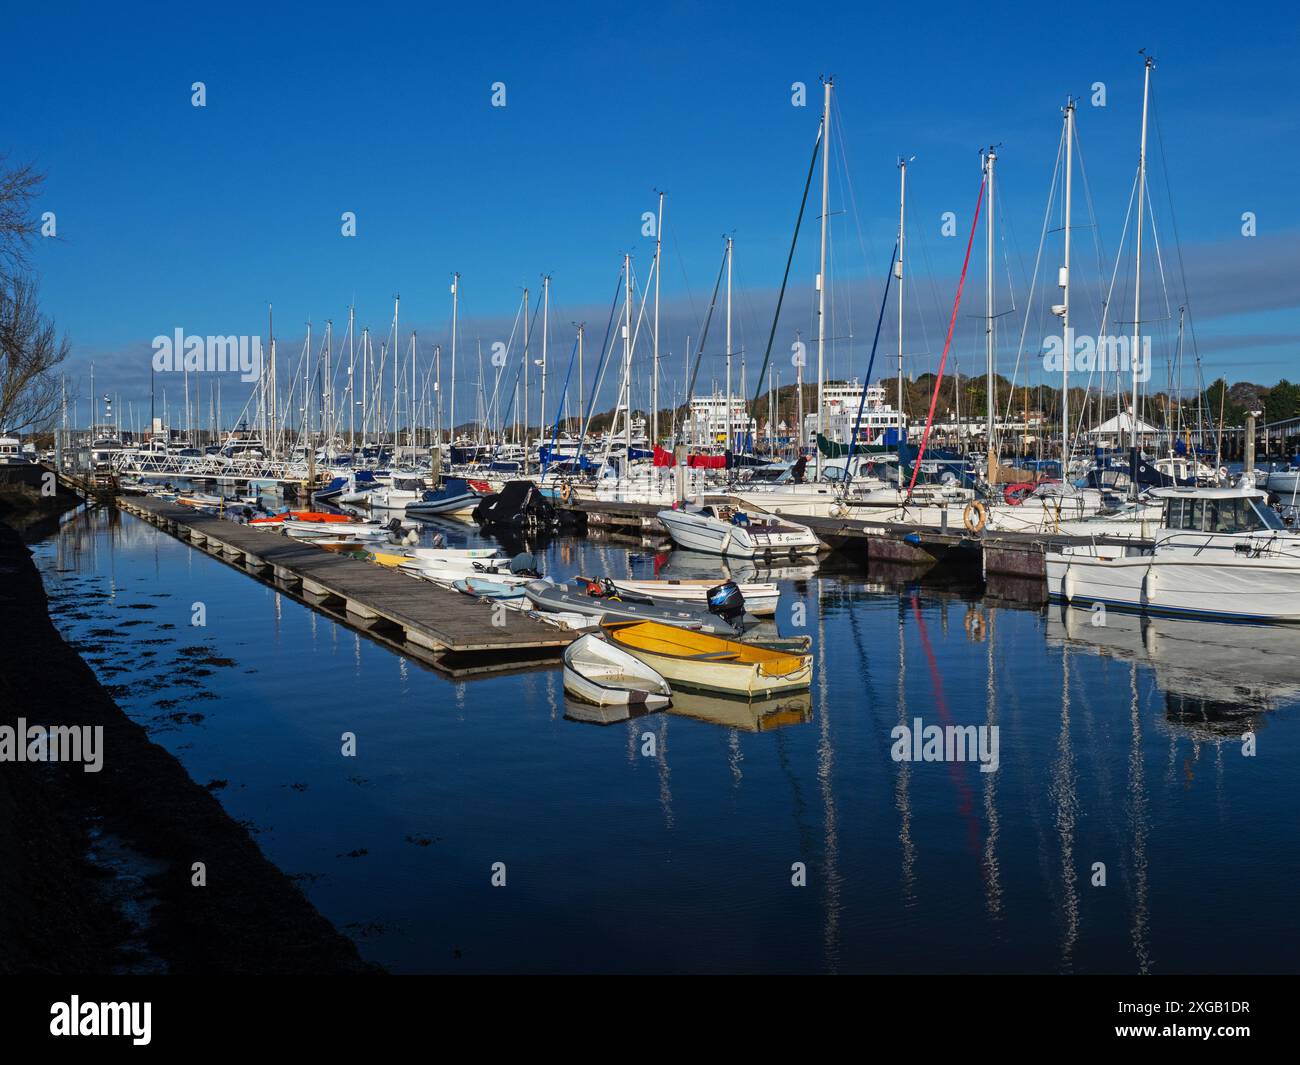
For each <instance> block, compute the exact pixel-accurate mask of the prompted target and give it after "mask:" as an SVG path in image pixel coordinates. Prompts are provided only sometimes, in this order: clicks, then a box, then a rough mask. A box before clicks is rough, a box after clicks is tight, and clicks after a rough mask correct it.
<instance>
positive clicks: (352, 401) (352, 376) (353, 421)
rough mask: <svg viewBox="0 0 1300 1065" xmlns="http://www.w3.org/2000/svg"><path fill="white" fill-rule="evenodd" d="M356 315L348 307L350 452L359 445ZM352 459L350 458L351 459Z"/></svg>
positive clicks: (354, 311) (352, 309)
mask: <svg viewBox="0 0 1300 1065" xmlns="http://www.w3.org/2000/svg"><path fill="white" fill-rule="evenodd" d="M355 315H356V308H355V307H351V306H349V307H348V451H349V454H350V453H351V452H352V451H355V450H356V446H357V393H356V373H355V371H356V368H357V352H356V345H355V342H354V340H353V335H352V326H353V320H354V316H355ZM349 461H350V459H349Z"/></svg>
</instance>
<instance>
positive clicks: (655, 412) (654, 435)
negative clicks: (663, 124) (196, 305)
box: [650, 192, 664, 448]
mask: <svg viewBox="0 0 1300 1065" xmlns="http://www.w3.org/2000/svg"><path fill="white" fill-rule="evenodd" d="M663 246H664V194H663V193H662V192H661V193H659V217H658V219H657V220H656V222H655V335H654V359H653V362H654V366H653V369H652V370H651V377H650V446H651V448H654V447H656V446H658V444H659V273H660V269H661V256H662V254H663Z"/></svg>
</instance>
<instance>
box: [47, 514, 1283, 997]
mask: <svg viewBox="0 0 1300 1065" xmlns="http://www.w3.org/2000/svg"><path fill="white" fill-rule="evenodd" d="M467 536H468V539H467ZM451 539H452V541H453V543H455V542H457V540H458V539H459V541H460V542H477V540H476V538H474V537H473V536H470V535H469V534H468V533H461V534H460V536H459V537H455V536H453V537H451ZM36 552H37V560H38V563H39V565H40V566H41V567H42V570H43V572H44V574H45V580H46V584H47V587H48V589H49V591H50V594H51V596H52V599H53V604H52V605H53V607H54V609H55V610H56V614H55V620H56V623H57V624H58V625H59V626H60V628H61V629H62V631H63V632H64V633H65V634H66V635H67V637H68V638H69V639H70V640H72V641H73V642H74V643H75V644H76V645H77V646H78V647H79V649H80V650H81V653H82V654H83V655H84V656H85V657H86V658H87V660H88V661H89V662H90V663H91V664H92V665H93V666H94V668H95V669H96V670H97V672H98V673H99V675H100V677H101V678H102V679H103V681H104V683H105V684H107V685H110V686H112V690H113V692H114V693H115V695H116V696H117V698H118V701H119V703H120V704H121V705H122V707H123V708H124V709H125V710H126V711H127V713H129V714H130V715H131V716H132V717H134V718H135V719H137V720H139V721H141V722H142V723H144V724H146V725H147V726H148V727H149V728H150V729H151V731H152V733H153V736H154V738H155V740H156V741H157V742H158V743H160V744H162V745H164V746H165V747H166V748H167V749H168V750H170V751H172V752H174V753H175V754H176V755H177V757H178V758H179V759H180V760H181V761H182V762H183V764H184V765H185V766H186V768H187V769H188V770H189V772H190V775H191V776H192V777H193V778H194V779H195V780H197V781H198V782H199V783H201V784H208V783H209V782H217V783H216V785H215V787H216V790H215V794H216V795H217V796H218V798H219V799H220V800H221V802H222V803H223V804H224V805H225V807H226V809H227V810H228V811H229V812H230V814H231V815H232V816H233V817H235V818H236V819H238V820H241V821H244V822H246V823H248V824H249V825H250V827H251V829H252V830H253V831H254V832H255V833H256V839H257V841H258V843H259V844H260V846H261V847H262V849H263V851H264V852H265V853H266V854H267V856H268V857H269V858H270V859H271V860H272V861H274V862H275V863H277V864H278V865H279V866H280V867H281V868H283V869H284V870H285V871H286V872H288V873H290V874H291V875H294V876H296V877H298V878H299V882H300V884H301V886H302V888H303V890H304V891H305V892H306V894H307V895H308V897H309V898H310V899H311V901H312V902H313V903H314V904H315V905H316V906H317V907H318V908H319V909H320V910H321V911H322V912H323V913H324V914H325V915H326V916H327V917H328V918H330V919H331V920H332V921H333V922H334V923H335V924H336V925H337V926H338V927H340V928H341V929H343V930H344V931H345V932H347V933H348V934H349V935H351V936H353V937H354V938H355V939H356V941H357V943H358V944H359V946H360V949H361V950H362V952H363V953H364V954H365V956H366V957H368V958H370V959H371V960H373V961H376V962H379V963H381V964H382V965H384V966H387V967H389V968H390V969H392V970H394V971H397V972H424V971H440V970H452V971H467V972H468V971H537V972H568V971H625V970H633V971H640V970H655V971H660V970H673V971H679V970H681V971H715V970H725V971H734V970H740V971H752V970H761V971H778V972H779V971H864V970H866V971H885V972H896V971H905V972H910V971H944V972H947V971H953V972H988V971H1035V972H1037V971H1041V972H1057V971H1077V972H1177V971H1194V972H1204V971H1256V970H1268V971H1275V970H1281V971H1293V970H1295V969H1296V967H1297V965H1296V957H1297V948H1300V933H1297V927H1298V924H1300V922H1297V921H1296V919H1295V904H1294V885H1295V884H1296V883H1297V881H1300V838H1298V837H1300V831H1298V830H1297V823H1298V819H1297V817H1296V815H1295V811H1296V805H1297V800H1298V799H1300V784H1298V783H1297V773H1296V769H1295V767H1296V765H1297V764H1300V715H1298V714H1297V706H1300V656H1297V654H1296V652H1297V650H1300V633H1298V632H1295V631H1294V630H1269V629H1259V628H1250V627H1244V626H1225V625H1213V624H1200V623H1189V622H1159V623H1154V624H1153V623H1149V622H1147V623H1142V622H1139V621H1138V620H1137V619H1134V618H1131V617H1124V616H1121V615H1116V614H1115V613H1113V612H1112V613H1111V614H1110V615H1109V616H1108V617H1106V618H1104V619H1098V618H1096V617H1095V616H1093V615H1090V614H1088V613H1086V612H1083V613H1080V612H1069V613H1064V612H1062V611H1061V610H1060V609H1058V608H1055V607H1053V608H1050V609H1022V608H1016V607H1008V606H1000V607H993V606H990V605H988V604H987V603H985V602H981V601H979V600H978V599H973V598H966V599H963V598H961V597H959V596H957V595H955V594H953V593H951V592H949V591H946V590H938V589H930V588H924V587H921V586H918V585H909V584H900V583H896V582H895V583H890V582H889V581H888V580H883V581H882V580H880V579H878V577H877V575H876V574H874V573H872V574H868V573H867V572H866V570H865V569H863V570H860V571H859V570H855V569H854V567H853V566H852V565H851V564H848V565H846V564H845V563H843V562H837V563H836V564H835V568H834V571H833V572H828V570H827V569H822V570H815V569H811V568H808V569H805V570H802V571H794V570H788V571H783V572H784V573H786V574H791V575H794V574H803V576H801V577H800V578H799V579H790V578H786V579H783V580H782V591H783V597H782V606H781V611H780V617H781V622H780V624H781V628H782V630H783V631H784V632H786V633H793V632H797V631H801V630H799V629H798V628H797V627H796V626H795V625H794V624H792V622H793V621H794V620H795V614H794V608H795V607H796V606H802V607H803V608H804V610H805V612H806V628H805V629H803V630H802V631H807V632H809V633H811V634H812V636H813V638H814V649H815V651H816V653H817V676H816V681H815V684H814V686H813V689H812V692H811V693H810V694H809V695H807V696H805V697H803V698H802V699H795V700H791V701H789V702H787V703H786V704H785V705H782V706H779V707H758V708H756V709H752V710H751V708H749V707H748V706H746V705H744V704H735V703H729V702H727V701H725V700H707V699H701V698H699V697H695V698H694V699H690V698H683V699H681V700H680V705H679V706H678V707H677V708H676V709H675V710H674V712H670V713H667V714H657V715H651V716H647V717H642V718H639V719H636V720H633V721H629V722H620V723H615V724H612V725H599V724H593V723H589V722H586V721H580V720H573V719H572V718H570V717H566V712H575V713H577V714H579V715H581V708H580V707H578V706H576V705H573V704H569V703H567V702H566V698H565V695H564V691H563V686H562V684H561V679H560V673H559V670H558V669H549V670H544V671H534V672H527V673H519V674H514V675H509V676H498V677H491V678H482V679H474V680H461V681H457V680H450V679H448V678H446V677H444V676H442V675H440V674H438V673H436V672H433V671H431V670H429V669H426V668H425V667H422V666H420V665H418V664H416V663H414V662H412V661H408V660H406V659H404V658H403V657H402V656H400V655H398V654H396V653H394V652H392V651H389V650H387V649H385V648H383V647H381V646H378V645H376V644H374V643H372V642H371V641H370V640H368V639H367V638H366V637H364V636H361V635H359V634H357V633H356V632H354V631H352V630H351V629H349V628H347V627H346V626H343V625H340V624H337V623H335V622H333V621H331V620H329V619H328V618H326V617H324V616H323V615H321V614H318V613H316V612H315V611H313V610H311V609H309V608H307V607H304V606H301V605H299V604H298V603H297V602H295V601H294V600H292V599H291V598H289V597H286V596H284V595H282V594H279V593H277V592H276V591H275V590H274V589H273V588H271V587H268V586H266V585H264V584H261V583H259V582H257V581H255V580H253V579H252V578H250V577H248V576H246V575H244V574H242V573H240V572H237V571H235V570H234V569H232V568H230V567H229V566H227V565H225V564H224V563H221V562H218V561H216V560H214V559H211V558H209V557H207V556H205V555H203V554H201V553H199V552H197V551H195V550H193V549H191V548H190V547H188V546H186V545H184V544H182V543H180V542H178V541H176V540H174V539H172V538H171V537H169V536H167V535H165V534H163V533H161V532H159V531H157V530H155V529H153V528H152V527H151V526H148V525H146V524H145V523H143V522H140V521H137V520H136V519H134V518H131V517H128V516H124V515H120V514H116V513H112V514H109V513H102V512H101V513H98V514H95V515H90V516H81V517H78V518H76V519H75V520H73V521H71V522H69V523H68V524H67V525H65V527H64V528H63V530H62V531H61V532H60V533H59V534H58V535H57V536H55V537H54V538H52V539H51V540H49V541H47V542H45V543H43V544H40V545H38V546H37V548H36ZM539 554H540V556H541V557H542V559H543V563H544V567H545V568H546V569H547V570H548V572H551V573H552V574H554V575H556V576H557V577H563V576H566V575H569V574H572V573H575V572H583V573H588V574H591V573H634V574H638V575H649V574H650V573H652V572H653V561H652V558H651V556H649V555H648V554H646V553H644V552H643V551H638V550H635V549H634V550H631V551H629V549H627V548H624V547H619V546H610V545H600V544H597V543H595V542H594V541H587V542H583V541H576V542H575V541H565V542H556V543H552V544H551V545H549V546H547V547H545V548H543V549H541V550H540V551H539ZM691 563H693V564H694V568H695V569H698V570H699V571H700V572H701V573H702V574H707V573H717V572H718V568H717V562H716V560H707V559H703V558H695V559H687V558H685V557H683V556H682V555H681V554H680V553H677V554H676V555H675V556H674V557H673V558H672V559H671V560H670V563H669V572H673V571H676V572H689V571H691V569H692V566H691ZM196 602H202V603H203V604H204V605H205V607H206V611H207V625H206V627H203V628H196V627H193V626H192V625H191V624H190V622H191V618H192V613H191V611H192V606H193V604H194V603H196ZM1096 620H1104V621H1105V624H1104V625H1096V624H1093V622H1094V621H1096ZM588 716H589V715H588ZM917 717H919V718H921V719H922V721H923V723H924V724H926V725H929V724H936V725H947V724H972V725H985V724H996V725H997V726H998V727H999V738H1000V744H999V754H1000V762H1001V764H1000V768H999V769H998V771H997V772H994V773H981V772H979V769H978V766H977V765H976V764H972V763H951V762H949V763H944V762H917V763H913V764H910V765H909V764H906V763H897V762H895V761H894V760H893V759H892V758H891V753H890V752H891V746H892V745H893V740H892V739H891V736H890V730H891V729H892V728H894V726H895V725H896V724H898V723H899V721H900V720H901V721H904V722H907V723H911V721H912V720H913V719H914V718H917ZM1246 731H1253V733H1254V734H1255V738H1256V739H1255V742H1256V753H1255V755H1254V756H1253V757H1246V756H1243V753H1242V749H1243V747H1242V740H1241V737H1242V734H1243V733H1244V732H1246ZM344 732H353V733H355V734H356V736H357V756H356V757H355V758H345V757H342V756H341V754H340V736H341V734H342V733H344ZM645 733H652V734H653V736H654V742H655V745H656V747H657V753H658V756H657V757H645V756H643V754H642V749H643V745H644V744H645V742H646V741H645V740H644V738H643V737H644V734H645ZM221 782H224V784H222V783H221ZM497 862H501V863H505V867H506V878H507V882H506V886H505V887H493V886H492V884H491V875H492V866H493V864H494V863H497ZM798 862H802V863H804V864H805V866H806V869H807V886H805V887H795V886H792V883H791V879H792V876H793V874H792V866H793V865H794V863H798ZM1098 862H1101V863H1104V864H1105V876H1106V885H1105V886H1100V887H1099V886H1093V884H1092V879H1093V876H1094V873H1093V866H1094V863H1098Z"/></svg>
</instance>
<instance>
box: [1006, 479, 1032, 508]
mask: <svg viewBox="0 0 1300 1065" xmlns="http://www.w3.org/2000/svg"><path fill="white" fill-rule="evenodd" d="M1035 487H1036V485H1035V484H1034V482H1033V481H1021V482H1019V483H1018V484H1009V485H1007V486H1006V487H1005V488H1004V489H1002V498H1003V499H1005V500H1006V501H1007V502H1008V503H1010V504H1011V505H1012V506H1013V507H1018V506H1020V504H1021V503H1023V502H1024V501H1025V496H1027V495H1029V493H1030V492H1032V491H1033V490H1034V488H1035Z"/></svg>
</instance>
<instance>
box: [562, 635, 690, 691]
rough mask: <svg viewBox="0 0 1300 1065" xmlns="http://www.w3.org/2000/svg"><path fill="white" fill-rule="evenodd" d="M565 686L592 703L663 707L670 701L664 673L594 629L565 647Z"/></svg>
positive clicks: (566, 689)
mask: <svg viewBox="0 0 1300 1065" xmlns="http://www.w3.org/2000/svg"><path fill="white" fill-rule="evenodd" d="M564 690H565V691H566V692H568V693H569V694H570V695H572V696H573V697H574V698H575V699H581V700H582V701H583V702H587V703H592V704H594V705H595V706H641V707H645V708H646V709H648V710H662V709H663V708H664V707H666V706H668V705H669V704H670V703H671V702H672V689H671V688H669V687H668V682H667V681H666V680H664V678H663V677H661V676H660V675H659V674H658V673H656V672H655V671H654V670H653V669H651V668H650V667H649V666H647V665H646V664H645V663H644V662H642V661H641V660H640V659H638V658H636V657H635V656H633V655H630V654H628V653H627V652H626V651H624V650H621V649H620V648H618V647H615V646H614V645H613V644H611V643H609V642H608V641H606V640H602V639H601V638H600V637H599V636H597V635H595V634H594V633H589V634H588V635H586V636H580V637H578V639H576V640H574V641H573V643H571V644H569V646H568V647H567V648H566V649H565V652H564Z"/></svg>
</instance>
